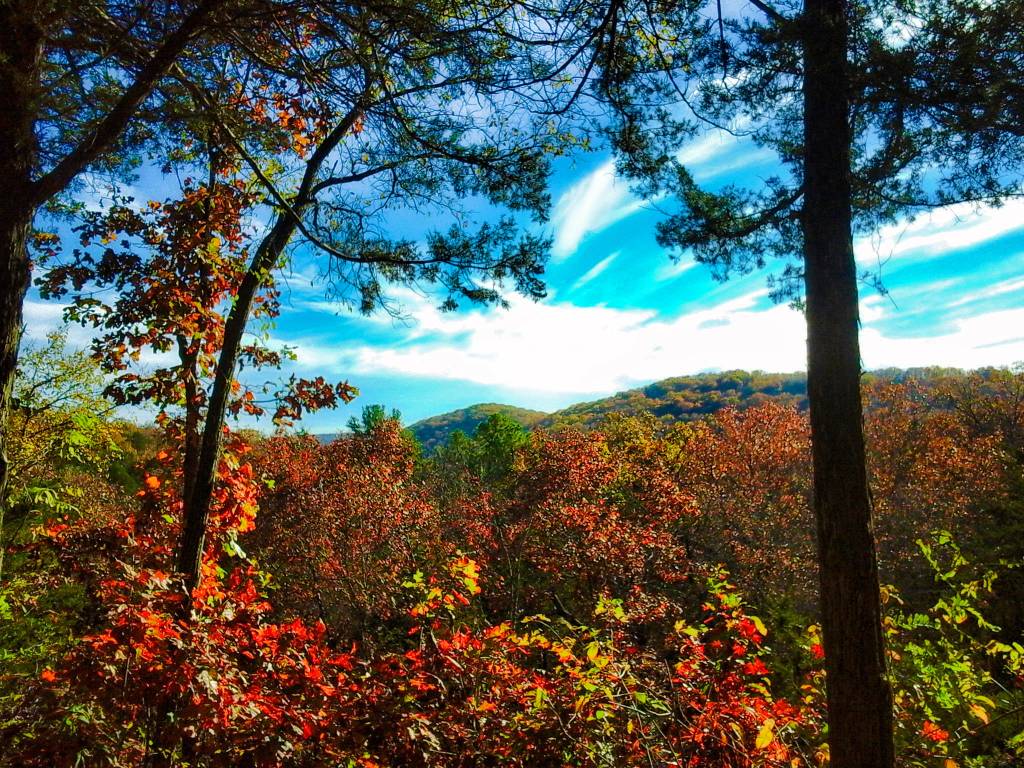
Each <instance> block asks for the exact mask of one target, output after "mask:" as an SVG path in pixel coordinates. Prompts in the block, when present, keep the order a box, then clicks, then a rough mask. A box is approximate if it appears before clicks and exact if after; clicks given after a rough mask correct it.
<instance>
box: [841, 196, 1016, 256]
mask: <svg viewBox="0 0 1024 768" xmlns="http://www.w3.org/2000/svg"><path fill="white" fill-rule="evenodd" d="M1021 228H1024V199H1014V200H1010V201H1008V202H1006V203H1005V204H1004V205H1003V206H1001V207H999V208H994V207H982V208H979V207H978V206H976V205H974V204H973V203H958V204H956V205H948V206H945V207H943V208H937V209H935V210H934V211H931V212H930V213H928V214H924V215H922V216H919V217H918V218H917V219H915V220H914V221H906V222H900V223H898V224H890V225H889V226H886V227H882V229H880V230H879V231H878V232H877V233H875V234H873V235H871V236H869V237H865V238H861V239H859V240H858V241H857V243H856V244H855V250H856V254H857V261H858V262H860V263H861V264H874V263H878V262H885V261H887V260H888V259H890V258H893V257H896V256H904V255H907V254H911V253H914V254H918V255H926V256H941V255H943V254H944V253H948V252H949V251H953V250H958V249H964V248H970V247H971V246H975V245H980V244H981V243H984V242H987V241H989V240H994V239H996V238H998V237H1002V236H1003V235H1007V234H1010V233H1011V232H1014V231H1016V230H1019V229H1021Z"/></svg>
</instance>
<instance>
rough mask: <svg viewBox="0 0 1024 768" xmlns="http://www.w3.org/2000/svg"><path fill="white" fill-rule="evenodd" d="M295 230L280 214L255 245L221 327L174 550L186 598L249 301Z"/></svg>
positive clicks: (198, 561) (202, 538)
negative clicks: (217, 355) (194, 465)
mask: <svg viewBox="0 0 1024 768" xmlns="http://www.w3.org/2000/svg"><path fill="white" fill-rule="evenodd" d="M295 229H296V224H295V222H294V221H293V220H292V219H291V218H289V217H287V216H285V215H281V216H280V217H279V218H278V219H277V222H276V223H275V224H274V227H273V229H272V230H271V231H270V233H269V234H268V235H267V236H266V238H264V240H263V242H262V243H260V247H259V248H258V249H257V251H256V254H255V255H254V256H253V258H252V261H251V262H250V264H249V267H248V269H247V270H246V272H245V277H244V278H243V279H242V284H241V285H240V286H239V289H238V295H237V296H236V297H235V301H234V304H232V306H231V312H230V313H229V314H228V318H227V321H226V322H225V324H224V343H223V346H222V347H221V351H220V357H219V358H218V359H217V370H216V371H215V372H214V378H213V388H212V390H211V392H210V401H209V403H208V405H207V408H206V423H205V424H204V426H203V436H202V442H201V444H200V448H199V458H198V460H197V462H196V469H195V478H194V480H192V483H191V493H189V494H188V496H186V497H185V525H184V527H183V529H182V533H181V541H180V543H179V546H178V571H179V572H181V573H182V574H183V575H184V576H185V586H186V588H187V590H188V592H189V593H191V592H192V589H193V588H194V587H195V586H196V584H198V583H199V573H200V569H201V566H202V561H203V549H204V547H205V542H206V525H207V521H208V520H209V517H210V504H211V501H212V499H213V490H214V486H215V485H216V482H217V467H218V465H219V464H220V454H221V444H222V438H223V434H224V417H225V415H226V413H227V407H228V397H229V395H230V394H231V382H232V381H233V380H234V378H235V367H236V365H237V364H238V354H239V352H240V351H241V348H242V337H243V335H244V334H245V326H246V324H247V323H248V322H249V313H250V312H251V311H252V305H253V300H254V299H255V297H256V292H257V291H258V290H259V287H260V284H261V283H262V282H263V279H264V276H265V275H266V274H267V272H268V271H269V270H270V269H271V268H273V266H274V265H275V264H276V263H277V261H278V259H279V258H280V256H281V254H282V253H283V252H284V249H285V246H287V245H288V241H289V240H290V239H291V236H292V234H293V233H294V232H295ZM188 485H189V480H188V478H186V487H188Z"/></svg>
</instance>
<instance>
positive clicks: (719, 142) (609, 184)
mask: <svg viewBox="0 0 1024 768" xmlns="http://www.w3.org/2000/svg"><path fill="white" fill-rule="evenodd" d="M772 156H773V155H772V153H771V152H770V151H769V150H766V149H763V148H758V147H756V146H754V145H753V144H751V143H750V142H749V140H746V139H744V138H742V137H738V136H734V135H732V134H731V133H729V132H727V131H723V130H720V129H715V130H712V131H709V132H707V133H705V134H703V135H702V136H701V137H700V138H698V139H696V140H694V141H692V142H690V143H689V144H687V145H686V146H685V147H683V148H682V149H681V150H680V151H679V152H678V154H677V155H676V159H677V160H679V161H680V162H681V163H683V164H684V165H686V166H688V167H690V168H691V170H692V171H693V173H694V174H695V176H697V177H698V178H700V179H702V180H707V179H710V178H713V177H715V176H718V175H720V174H723V173H727V172H729V171H735V170H738V169H740V168H745V167H747V166H749V165H753V164H755V163H759V162H762V161H764V160H766V159H770V158H771V157H772ZM648 202H653V201H647V200H642V199H640V198H638V197H636V196H635V195H634V194H633V193H632V192H630V190H629V184H628V183H627V182H626V181H625V180H624V179H621V178H619V177H618V176H616V175H615V163H614V161H612V160H607V161H605V162H604V163H602V164H601V165H599V166H598V167H597V168H595V169H594V170H593V171H591V172H590V173H588V174H587V175H586V176H584V177H583V178H582V179H580V180H579V181H577V182H576V183H575V184H573V185H572V186H571V187H569V189H567V190H566V191H565V192H563V193H562V194H561V196H559V198H558V201H557V202H556V203H555V209H554V212H553V214H552V217H551V221H552V224H553V225H554V227H555V241H554V244H553V245H552V256H553V257H554V259H555V260H556V261H558V260H561V259H565V258H566V257H568V256H571V255H572V254H573V253H575V252H576V249H577V248H578V247H579V245H580V243H581V242H583V239H584V238H585V237H586V236H587V235H590V234H592V233H594V232H600V231H601V230H603V229H606V228H607V227H610V226H611V225H612V224H614V223H615V222H617V221H621V220H622V219H624V218H626V217H627V216H632V215H633V214H634V213H636V212H637V211H639V210H641V209H642V208H643V207H644V206H645V204H647V203H648Z"/></svg>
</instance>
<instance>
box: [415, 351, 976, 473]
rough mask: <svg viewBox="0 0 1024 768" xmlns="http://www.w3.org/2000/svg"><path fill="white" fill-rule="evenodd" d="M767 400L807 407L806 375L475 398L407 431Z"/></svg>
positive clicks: (711, 377)
mask: <svg viewBox="0 0 1024 768" xmlns="http://www.w3.org/2000/svg"><path fill="white" fill-rule="evenodd" d="M957 375H963V371H960V370H957V369H950V368H911V369H907V370H901V369H898V368H887V369H884V370H878V371H872V372H870V373H866V374H865V380H871V379H876V380H877V379H885V380H893V381H899V380H904V379H908V378H913V379H918V380H921V381H925V382H927V381H933V380H936V379H938V378H941V377H943V376H957ZM769 401H771V402H776V403H781V404H784V405H789V406H793V407H796V408H799V409H800V410H803V409H805V408H807V376H806V374H804V373H764V372H762V371H724V372H721V373H702V374H697V375H694V376H676V377H673V378H670V379H663V380H662V381H656V382H654V383H653V384H648V385H647V386H644V387H637V388H636V389H629V390H626V391H624V392H619V393H617V394H615V395H612V396H610V397H604V398H601V399H600V400H593V401H591V402H587V403H577V404H576V405H570V406H569V407H568V408H563V409H562V410H560V411H555V412H554V413H544V412H542V411H532V410H529V409H526V408H517V407H516V406H514V405H501V404H498V403H481V404H479V405H471V406H469V407H468V408H461V409H459V410H457V411H450V412H449V413H443V414H440V415H438V416H431V417H430V418H427V419H423V420H422V421H417V422H416V423H415V424H413V425H412V426H410V427H409V430H410V431H411V432H412V433H413V435H415V436H416V439H417V440H419V441H420V443H421V444H422V445H423V446H424V448H425V449H426V451H427V452H428V453H429V452H430V451H433V450H434V448H436V447H437V446H439V445H443V444H444V443H445V442H446V441H447V440H448V438H449V437H450V436H451V434H452V433H453V432H455V431H456V430H461V431H463V432H465V433H466V434H471V433H472V432H473V431H474V430H475V429H476V428H477V426H478V425H479V424H480V423H481V422H483V421H485V420H486V419H487V418H488V417H490V416H491V415H492V414H494V413H504V414H505V415H507V416H509V417H511V418H512V419H515V420H516V421H518V422H519V423H520V424H522V425H523V426H524V427H526V428H527V429H535V428H538V427H539V428H544V429H548V428H552V427H561V426H577V427H580V428H583V429H593V428H595V427H597V426H598V425H599V424H600V423H601V421H602V420H603V419H604V417H605V416H607V415H608V414H610V413H622V414H626V415H633V414H638V413H642V412H645V411H647V412H650V413H652V414H654V416H655V417H656V418H658V419H659V420H661V421H663V422H670V421H690V420H693V419H698V418H701V417H703V416H706V415H708V414H711V413H714V412H715V411H718V410H721V409H722V408H728V407H733V408H740V409H743V408H751V407H754V406H756V405H760V404H762V403H765V402H769Z"/></svg>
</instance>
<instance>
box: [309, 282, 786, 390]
mask: <svg viewBox="0 0 1024 768" xmlns="http://www.w3.org/2000/svg"><path fill="white" fill-rule="evenodd" d="M765 293H766V292H765V291H757V292H754V293H750V294H747V295H745V296H741V297H739V298H737V299H733V300H731V301H727V302H723V303H721V304H719V305H717V306H715V307H711V308H709V309H703V310H698V311H694V312H689V313H686V314H684V315H681V316H680V317H677V318H674V319H660V318H658V317H657V313H656V312H654V311H653V310H647V309H632V310H620V309H612V308H608V307H578V306H573V305H571V304H565V303H560V304H536V303H533V302H530V301H528V300H525V299H521V298H514V299H512V302H511V308H510V309H509V310H508V311H500V310H486V311H484V310H478V311H473V312H467V313H463V314H460V315H454V316H452V315H444V314H442V313H440V312H437V311H436V310H435V309H433V308H432V307H430V306H428V305H426V304H423V305H421V306H420V307H419V308H417V309H416V310H415V311H414V313H413V314H414V317H415V322H416V329H415V330H414V331H413V333H412V334H411V335H410V337H409V338H408V339H407V341H409V340H410V339H413V340H415V339H418V341H417V342H416V343H407V344H404V345H390V346H388V347H370V346H366V345H361V346H354V347H351V348H347V349H346V348H334V347H328V346H325V345H320V344H317V343H315V342H310V341H299V342H298V344H297V347H298V348H297V354H298V358H299V362H300V364H302V365H304V366H308V367H310V368H330V369H333V370H334V371H336V372H338V373H342V374H345V375H353V374H359V373H362V374H370V373H375V374H387V373H390V374H400V375H406V376H420V377H426V378H436V379H442V380H457V381H468V382H475V383H478V384H483V385H488V386H502V387H505V388H519V389H525V390H535V391H547V392H567V393H568V392H572V393H601V392H610V391H614V390H616V389H621V388H624V387H629V386H634V385H636V384H638V383H640V382H644V381H651V380H655V379H660V378H665V377H667V376H673V375H678V374H680V373H685V372H687V371H697V370H706V369H719V368H721V369H725V368H734V367H746V368H764V369H770V370H794V369H797V368H800V367H802V365H803V360H804V356H805V355H804V349H803V339H804V331H803V320H802V318H801V316H800V315H799V314H797V313H796V312H793V311H792V310H791V309H789V308H788V307H772V308H770V309H767V310H761V311H757V310H755V309H754V307H755V305H756V304H757V302H758V301H759V300H760V299H761V298H763V297H764V295H765Z"/></svg>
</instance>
